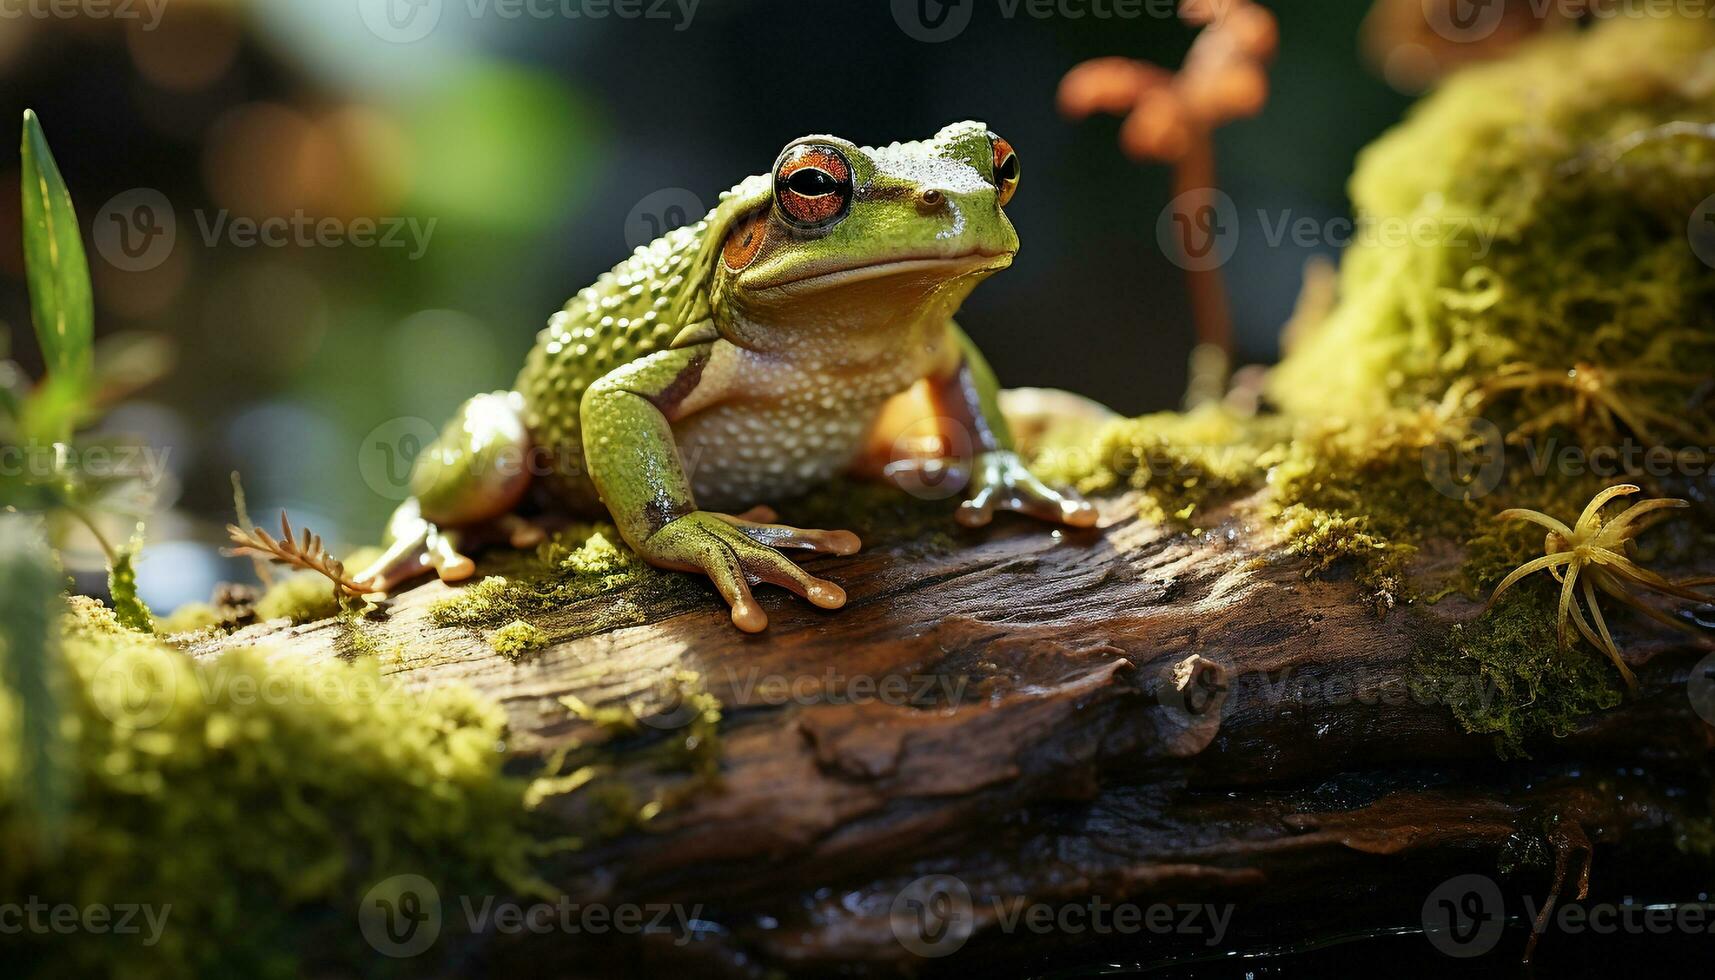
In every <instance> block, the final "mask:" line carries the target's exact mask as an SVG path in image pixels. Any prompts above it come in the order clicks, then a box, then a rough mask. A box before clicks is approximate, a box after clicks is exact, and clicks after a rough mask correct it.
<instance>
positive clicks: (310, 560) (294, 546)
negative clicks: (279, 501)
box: [226, 511, 370, 599]
mask: <svg viewBox="0 0 1715 980" xmlns="http://www.w3.org/2000/svg"><path fill="white" fill-rule="evenodd" d="M226 534H227V537H229V538H231V539H232V543H233V545H234V546H235V547H233V548H231V549H229V550H228V551H227V553H228V554H230V555H250V556H253V557H256V558H262V559H265V560H267V561H270V562H273V563H274V564H276V565H286V566H289V567H292V568H302V569H305V570H306V571H311V572H315V573H316V574H318V575H321V576H323V577H325V578H326V579H327V580H328V581H330V582H332V583H333V594H334V598H335V599H343V598H345V597H346V596H351V597H357V596H361V595H363V594H365V593H367V592H369V591H370V590H369V588H368V587H367V586H365V585H364V584H363V583H362V582H358V581H356V580H355V579H352V578H349V577H347V576H346V574H345V564H344V563H343V562H341V561H340V560H339V559H337V558H335V557H334V556H333V555H331V554H329V553H328V551H327V549H325V548H323V547H322V538H321V535H319V534H312V533H311V532H310V529H309V528H305V529H304V531H303V534H302V536H301V537H298V536H294V535H293V533H292V523H291V521H289V520H287V519H286V512H285V511H281V512H280V538H279V540H275V538H274V536H273V535H271V534H269V533H268V532H267V531H264V530H262V529H261V528H253V529H251V530H245V529H244V528H242V527H239V526H238V525H236V524H228V525H227V526H226Z"/></svg>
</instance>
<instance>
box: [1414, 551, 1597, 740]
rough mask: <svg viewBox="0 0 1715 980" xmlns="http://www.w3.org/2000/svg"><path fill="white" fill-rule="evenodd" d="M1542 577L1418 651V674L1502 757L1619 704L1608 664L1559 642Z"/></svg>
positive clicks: (1549, 593)
mask: <svg viewBox="0 0 1715 980" xmlns="http://www.w3.org/2000/svg"><path fill="white" fill-rule="evenodd" d="M1553 592H1554V590H1553V589H1551V588H1550V587H1549V583H1547V582H1546V580H1545V581H1544V582H1541V583H1530V584H1528V585H1525V584H1521V585H1520V586H1519V587H1518V589H1517V590H1516V591H1515V592H1514V593H1512V594H1509V595H1507V596H1505V597H1504V598H1503V599H1502V600H1501V602H1500V603H1499V604H1498V605H1497V606H1496V607H1495V608H1494V609H1493V610H1492V611H1490V612H1489V613H1488V614H1487V615H1485V616H1483V617H1481V618H1479V619H1478V620H1476V621H1475V622H1473V623H1471V624H1468V625H1461V626H1455V627H1454V628H1453V630H1452V632H1451V633H1450V634H1447V635H1445V637H1444V638H1443V639H1437V640H1436V641H1434V642H1432V643H1431V644H1429V646H1428V647H1427V648H1426V649H1424V650H1422V651H1420V655H1419V659H1418V663H1419V668H1420V670H1421V672H1422V677H1423V679H1424V682H1425V683H1427V684H1429V685H1431V688H1430V689H1431V690H1433V691H1434V692H1436V695H1437V697H1439V698H1440V699H1441V700H1442V701H1444V702H1445V703H1446V704H1447V707H1448V708H1450V709H1451V710H1452V712H1453V715H1454V717H1455V718H1457V719H1458V720H1459V723H1460V724H1461V725H1463V726H1464V728H1465V730H1466V731H1469V732H1473V733H1476V734H1482V735H1490V736H1493V738H1494V742H1495V748H1496V750H1497V751H1498V752H1499V753H1500V754H1501V755H1502V756H1504V757H1517V756H1523V755H1525V754H1526V751H1525V748H1526V743H1527V742H1528V741H1529V740H1531V739H1535V738H1541V737H1544V736H1549V737H1556V738H1558V737H1564V736H1566V735H1570V734H1572V733H1573V732H1575V731H1577V730H1578V728H1579V727H1580V725H1582V724H1583V723H1585V722H1586V721H1588V719H1589V718H1590V716H1591V715H1593V714H1595V713H1597V712H1599V711H1602V710H1605V709H1607V708H1612V707H1614V706H1615V705H1617V704H1619V703H1620V701H1621V699H1622V697H1623V694H1624V691H1623V689H1622V687H1621V684H1620V681H1619V677H1618V675H1617V674H1616V673H1615V672H1614V669H1613V665H1611V664H1610V663H1608V661H1607V660H1606V659H1605V658H1604V657H1603V656H1602V655H1601V654H1600V653H1598V652H1597V651H1596V650H1594V649H1592V648H1590V647H1589V646H1587V645H1585V644H1582V643H1571V644H1568V645H1567V646H1566V647H1565V648H1562V647H1561V645H1560V642H1559V638H1558V636H1557V635H1556V633H1555V626H1554V623H1555V598H1554V595H1553Z"/></svg>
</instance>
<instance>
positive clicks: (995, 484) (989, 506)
mask: <svg viewBox="0 0 1715 980" xmlns="http://www.w3.org/2000/svg"><path fill="white" fill-rule="evenodd" d="M973 483H974V486H975V487H976V489H975V492H973V493H972V494H971V497H970V499H969V500H966V501H965V502H964V503H962V504H960V505H959V509H958V512H957V513H956V514H955V517H956V518H957V519H958V521H959V523H961V524H963V525H965V526H966V527H982V526H983V525H985V524H987V523H989V521H990V520H992V519H993V517H994V512H995V511H996V510H997V509H998V510H1010V511H1014V512H1016V513H1019V514H1023V515H1025V516H1027V517H1033V518H1036V519H1037V520H1040V521H1047V522H1049V523H1051V524H1065V525H1068V526H1070V527H1094V526H1095V524H1096V519H1097V516H1098V515H1097V513H1096V508H1095V505H1094V504H1091V503H1090V502H1089V501H1087V500H1085V499H1084V498H1082V497H1080V496H1078V494H1076V493H1074V492H1073V491H1070V490H1056V489H1054V488H1053V487H1050V486H1048V485H1047V484H1046V483H1043V482H1042V481H1041V480H1039V479H1037V478H1036V477H1035V476H1034V475H1033V474H1032V473H1031V472H1030V471H1029V470H1027V469H1025V467H1024V464H1023V463H1021V462H1019V461H1018V458H1017V457H1016V456H1013V455H1012V454H1011V453H993V454H989V455H988V457H987V458H984V459H982V460H980V465H979V467H978V471H977V475H976V478H975V480H974V481H973Z"/></svg>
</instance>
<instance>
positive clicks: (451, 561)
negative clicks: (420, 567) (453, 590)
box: [427, 531, 476, 584]
mask: <svg viewBox="0 0 1715 980" xmlns="http://www.w3.org/2000/svg"><path fill="white" fill-rule="evenodd" d="M427 557H428V563H429V566H430V567H432V568H433V569H434V570H435V574H436V575H438V576H440V579H441V581H443V582H446V583H449V584H451V583H453V582H463V581H464V580H465V579H467V578H470V577H471V576H472V575H475V574H476V562H474V561H472V560H471V559H470V557H469V556H467V555H465V554H464V553H463V552H461V551H459V550H458V545H457V542H456V541H455V540H454V539H453V537H452V536H451V535H450V534H448V533H447V532H445V531H436V532H435V533H433V534H431V535H430V536H429V543H428V552H427Z"/></svg>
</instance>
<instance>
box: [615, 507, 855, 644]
mask: <svg viewBox="0 0 1715 980" xmlns="http://www.w3.org/2000/svg"><path fill="white" fill-rule="evenodd" d="M774 516H775V514H774V512H773V511H772V510H771V509H769V508H766V507H758V508H753V509H752V510H749V511H746V512H745V513H744V514H743V515H741V516H737V517H734V516H732V515H730V514H716V513H713V512H711V511H702V510H699V511H695V512H693V513H690V514H686V515H684V516H683V517H679V518H675V519H674V520H672V521H669V522H668V523H667V524H666V525H664V526H663V527H662V528H661V529H660V530H658V531H656V532H655V533H653V534H651V535H650V536H649V537H648V538H647V539H646V540H644V541H643V542H641V546H640V547H639V548H638V551H639V552H640V553H641V554H642V555H643V557H644V558H645V559H646V560H647V561H649V562H650V563H651V564H653V565H658V566H660V567H662V568H671V569H677V570H679V571H685V572H701V573H703V574H705V575H707V576H708V577H709V579H710V580H711V581H712V582H714V585H715V588H716V589H717V590H718V591H719V592H720V594H721V596H722V597H723V598H724V599H726V601H727V604H728V605H730V606H732V621H733V625H735V626H737V627H738V628H739V629H741V630H744V631H745V632H747V633H756V632H759V631H761V630H763V629H765V628H767V626H768V614H767V613H764V612H763V611H762V607H761V606H760V605H758V604H757V602H756V599H755V597H754V596H752V595H751V592H750V587H751V586H752V585H754V584H757V583H759V582H767V583H769V584H771V585H778V586H780V587H781V588H783V589H786V590H787V591H789V592H792V593H795V594H797V595H799V596H802V597H803V598H805V599H808V600H809V601H810V602H811V603H813V604H814V605H816V606H819V607H821V608H822V609H838V608H840V607H841V606H843V605H845V604H846V592H845V590H844V589H842V588H840V587H839V586H838V585H835V584H834V583H832V582H829V581H827V580H826V579H819V578H816V577H815V576H814V575H811V574H810V573H809V572H806V571H804V570H803V569H802V568H799V567H798V566H797V565H795V564H793V562H792V561H791V560H790V559H788V558H787V557H786V556H785V555H783V554H781V553H780V552H779V551H778V550H776V549H778V548H802V549H805V550H809V551H816V552H821V553H824V554H832V555H850V554H854V553H856V551H857V550H858V548H859V547H860V543H859V541H858V538H857V535H855V534H853V533H851V532H850V531H820V530H813V529H805V528H796V527H788V526H786V525H784V524H775V523H772V520H773V518H774ZM756 518H761V520H757V519H756Z"/></svg>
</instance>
